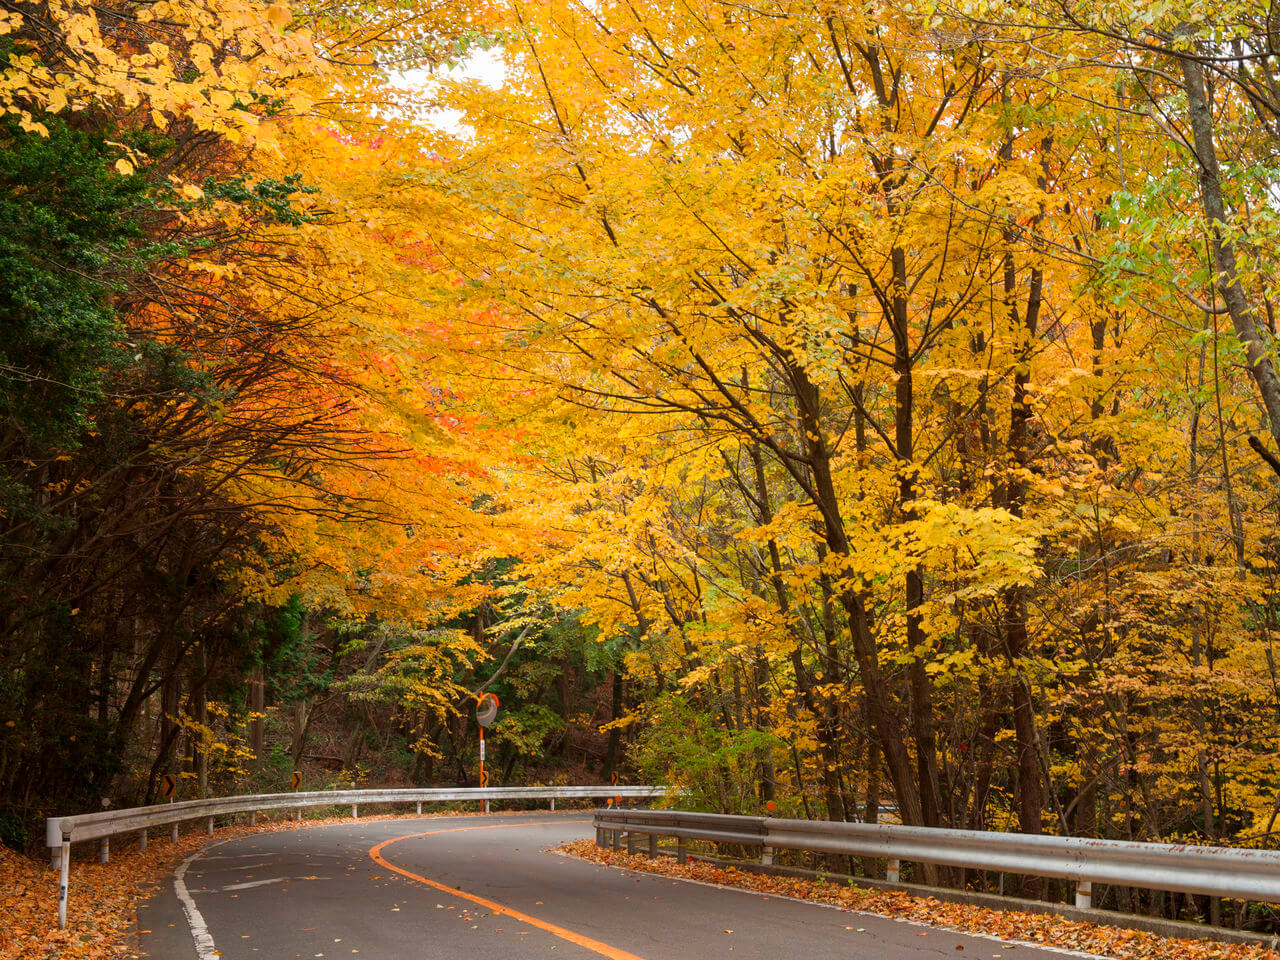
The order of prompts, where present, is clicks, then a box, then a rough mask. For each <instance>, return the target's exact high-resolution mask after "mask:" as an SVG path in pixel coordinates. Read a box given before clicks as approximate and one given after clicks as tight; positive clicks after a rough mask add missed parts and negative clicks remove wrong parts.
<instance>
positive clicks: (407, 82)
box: [397, 47, 507, 134]
mask: <svg viewBox="0 0 1280 960" xmlns="http://www.w3.org/2000/svg"><path fill="white" fill-rule="evenodd" d="M442 77H443V78H448V79H450V80H478V81H480V82H481V83H482V84H484V85H485V86H486V87H488V88H489V89H491V90H499V89H501V88H502V86H503V85H504V84H505V83H506V80H507V65H506V63H505V62H504V61H503V59H502V53H501V51H500V50H499V49H498V48H496V47H495V48H492V49H489V50H479V49H477V50H476V51H474V52H473V53H472V54H470V55H469V56H468V57H467V58H466V59H465V60H463V61H462V62H461V63H460V64H458V65H457V66H455V67H440V68H438V69H436V70H434V71H431V70H406V71H405V72H404V73H402V74H400V76H399V77H398V78H397V85H399V86H402V87H404V88H406V89H409V90H422V91H426V92H428V93H429V92H430V91H431V88H432V87H433V86H435V85H436V84H437V83H438V81H439V80H440V78H442ZM424 119H425V120H426V121H427V122H428V123H431V124H433V125H435V126H438V127H440V128H441V129H443V130H447V131H449V132H450V133H455V134H462V133H468V132H470V131H469V130H468V128H467V126H466V124H464V123H463V122H462V114H461V113H459V112H458V111H457V110H447V109H443V108H440V109H436V110H432V111H431V112H430V113H428V114H427V115H426V117H425V118H424Z"/></svg>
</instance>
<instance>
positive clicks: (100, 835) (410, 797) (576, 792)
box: [45, 784, 671, 930]
mask: <svg viewBox="0 0 1280 960" xmlns="http://www.w3.org/2000/svg"><path fill="white" fill-rule="evenodd" d="M670 792H671V791H670V790H669V789H668V788H667V787H655V786H617V785H608V784H604V785H601V786H582V787H580V786H570V787H457V788H453V787H427V788H418V789H403V790H401V789H387V790H316V791H311V792H309V793H260V794H249V795H245V796H239V797H210V798H208V799H204V800H185V801H182V802H180V803H161V804H156V805H155V806H150V807H129V808H126V809H122V810H103V811H101V812H99V813H82V814H77V815H75V816H71V817H50V818H49V819H48V820H46V821H45V842H46V843H47V844H48V846H49V850H50V853H51V862H52V865H53V866H54V867H56V868H57V869H58V871H59V884H58V929H60V930H65V929H66V926H67V899H68V888H69V885H70V876H71V845H72V844H73V843H76V842H79V841H83V840H98V841H100V843H99V856H100V857H101V861H102V862H103V863H106V862H107V858H108V854H109V850H110V842H111V841H110V838H111V837H113V836H115V835H116V834H119V833H136V834H137V835H138V838H139V845H140V846H145V845H146V836H147V830H148V828H150V827H156V826H163V825H166V824H167V825H169V827H170V837H171V839H172V840H173V841H174V842H177V839H178V824H180V823H184V822H187V821H190V820H201V819H203V820H205V821H206V830H207V831H208V832H209V833H210V834H212V833H213V826H214V819H215V818H216V817H223V816H230V815H232V814H237V813H247V814H249V818H250V823H256V822H257V817H258V813H259V811H262V810H294V811H295V817H296V819H298V820H301V819H302V808H303V807H325V806H350V807H351V816H352V817H353V818H354V817H356V816H357V815H358V814H359V808H360V805H361V804H384V803H412V804H415V805H416V809H417V811H418V813H422V805H423V804H424V803H457V802H469V801H483V802H484V805H485V811H486V812H488V807H489V803H490V801H494V800H550V801H551V809H552V810H554V809H555V802H556V800H599V799H603V798H606V797H617V798H625V799H633V800H651V799H653V798H655V797H661V796H666V795H667V794H669V793H670Z"/></svg>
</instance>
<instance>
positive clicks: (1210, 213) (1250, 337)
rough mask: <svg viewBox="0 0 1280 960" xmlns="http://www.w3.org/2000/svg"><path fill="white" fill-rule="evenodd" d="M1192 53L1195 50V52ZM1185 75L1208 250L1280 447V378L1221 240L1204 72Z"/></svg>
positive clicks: (1222, 208) (1185, 64)
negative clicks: (1206, 224) (1210, 251)
mask: <svg viewBox="0 0 1280 960" xmlns="http://www.w3.org/2000/svg"><path fill="white" fill-rule="evenodd" d="M1193 52H1194V51H1193ZM1178 63H1179V66H1180V67H1181V70H1182V81H1183V83H1182V87H1183V90H1184V91H1185V92H1186V95H1187V121H1188V125H1189V126H1190V127H1191V138H1192V144H1193V146H1194V149H1195V155H1196V162H1197V164H1198V165H1199V167H1200V201H1201V205H1202V206H1203V208H1204V213H1205V217H1206V218H1207V219H1208V221H1209V230H1210V246H1211V248H1212V253H1213V262H1214V267H1215V268H1216V270H1217V274H1218V276H1217V287H1218V291H1219V292H1220V293H1221V294H1222V300H1223V303H1224V305H1225V306H1226V308H1227V313H1228V314H1230V316H1231V323H1232V325H1233V326H1234V327H1235V331H1236V336H1237V337H1238V338H1239V340H1240V342H1241V343H1242V344H1244V348H1245V355H1246V356H1247V357H1248V359H1249V373H1250V374H1251V375H1252V376H1253V382H1254V385H1255V386H1256V387H1257V389H1258V394H1259V395H1260V396H1261V398H1262V404H1263V406H1264V407H1265V408H1266V411H1267V419H1268V421H1269V423H1270V427H1271V436H1272V438H1273V439H1275V441H1276V443H1277V445H1280V379H1277V377H1276V371H1275V367H1274V365H1273V364H1272V361H1271V358H1270V356H1269V355H1268V349H1269V345H1268V344H1267V343H1266V342H1265V341H1264V340H1263V338H1262V335H1261V333H1260V332H1259V331H1258V327H1257V324H1256V323H1255V321H1254V311H1253V308H1252V307H1250V306H1249V303H1248V300H1247V299H1246V298H1245V294H1244V289H1243V288H1242V287H1241V285H1240V272H1239V269H1238V267H1237V265H1236V250H1235V244H1234V243H1232V241H1231V240H1229V239H1225V238H1224V237H1223V227H1224V226H1226V221H1227V217H1226V204H1225V203H1224V201H1223V198H1222V178H1221V170H1220V167H1219V165H1218V150H1217V146H1216V145H1215V144H1214V139H1213V111H1212V108H1211V107H1210V105H1209V100H1208V97H1207V96H1206V94H1205V86H1204V70H1203V68H1202V67H1201V65H1200V62H1199V61H1198V60H1196V59H1195V58H1194V56H1181V57H1179V58H1178Z"/></svg>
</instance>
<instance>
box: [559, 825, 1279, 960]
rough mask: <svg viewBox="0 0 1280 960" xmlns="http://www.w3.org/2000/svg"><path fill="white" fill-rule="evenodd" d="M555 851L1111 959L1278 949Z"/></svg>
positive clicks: (1225, 955) (1170, 959) (587, 844)
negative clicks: (1175, 936)
mask: <svg viewBox="0 0 1280 960" xmlns="http://www.w3.org/2000/svg"><path fill="white" fill-rule="evenodd" d="M556 852H558V853H563V854H566V855H568V856H573V857H578V858H580V859H582V860H589V861H591V862H593V863H602V864H606V865H608V866H614V867H620V868H622V869H626V870H634V871H636V872H641V873H656V874H661V875H662V876H667V877H678V878H681V879H685V880H696V881H699V882H701V883H711V884H716V885H718V886H730V887H738V888H740V889H743V890H754V891H758V892H760V893H767V894H772V895H774V896H781V897H793V898H795V899H797V900H811V901H814V902H816V903H827V904H832V905H834V906H839V907H842V908H844V909H845V910H849V911H860V912H863V913H874V914H878V915H879V916H882V917H891V918H893V919H897V920H910V921H913V922H915V923H921V924H928V925H929V926H934V927H941V928H945V929H948V930H956V931H962V932H965V933H980V934H987V935H989V936H993V937H999V938H1000V939H1002V940H1008V941H1021V942H1023V943H1037V944H1044V945H1046V946H1051V947H1062V948H1066V949H1070V950H1080V951H1083V952H1085V953H1092V954H1097V955H1099V956H1103V957H1114V958H1116V960H1280V953H1277V952H1276V951H1275V950H1271V949H1268V948H1266V947H1260V946H1245V945H1241V944H1226V943H1219V942H1216V941H1213V940H1175V939H1172V938H1170V937H1161V936H1157V935H1156V934H1153V933H1144V932H1142V931H1138V930H1124V929H1119V928H1116V927H1104V926H1100V925H1098V924H1094V923H1081V922H1077V921H1073V920H1066V919H1064V918H1062V917H1056V916H1052V915H1049V914H1039V913H1023V912H1020V911H1013V910H991V909H988V908H986V907H976V906H969V905H965V904H957V903H944V902H942V901H940V900H935V899H933V898H931V897H918V896H912V895H911V894H908V893H902V892H900V891H881V890H868V889H865V888H862V887H858V886H840V885H838V884H834V883H821V882H818V881H814V880H804V879H798V878H793V877H777V876H767V875H763V874H756V873H748V872H747V871H745V870H737V869H735V868H733V867H721V866H716V865H713V864H709V863H700V862H697V861H693V860H691V861H689V862H688V863H684V864H680V863H677V862H676V860H675V858H673V857H658V858H657V859H654V860H650V859H649V858H648V857H647V856H644V855H641V854H635V855H630V856H629V855H627V854H626V853H622V852H614V851H613V850H607V849H601V848H600V847H597V846H596V845H595V843H593V842H592V841H591V840H578V841H575V842H573V843H569V844H565V845H564V846H562V847H558V848H557V850H556ZM845 929H846V930H848V931H849V934H850V936H851V937H856V936H857V935H858V934H860V933H861V932H862V931H861V930H859V928H858V925H857V922H856V919H854V918H851V922H850V924H849V925H848V926H846V927H845ZM927 935H928V932H927V931H925V932H922V933H921V934H920V936H922V937H923V936H927ZM851 946H852V945H851Z"/></svg>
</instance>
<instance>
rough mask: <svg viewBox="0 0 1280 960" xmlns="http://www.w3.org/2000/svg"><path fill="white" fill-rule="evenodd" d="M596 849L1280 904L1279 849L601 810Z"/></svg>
mask: <svg viewBox="0 0 1280 960" xmlns="http://www.w3.org/2000/svg"><path fill="white" fill-rule="evenodd" d="M593 822H594V826H595V830H596V844H597V845H598V846H605V845H606V844H611V845H612V846H613V848H614V849H615V850H617V849H619V848H620V845H621V837H622V835H623V834H626V836H627V850H628V852H630V853H634V852H635V839H634V838H635V836H636V835H639V836H648V838H649V849H648V854H649V856H657V854H658V844H657V839H658V837H660V836H663V837H674V838H676V840H677V841H678V842H677V848H676V856H677V857H678V858H679V859H681V861H683V860H684V859H685V858H686V856H687V852H686V850H685V844H684V841H685V840H710V841H715V842H718V843H734V844H742V845H745V846H748V847H760V848H761V862H762V863H770V862H772V856H773V851H774V850H778V849H787V850H805V851H810V852H813V853H834V854H846V855H854V856H861V857H875V858H878V859H882V860H885V861H886V862H887V870H886V873H887V876H888V879H889V880H891V881H894V882H897V881H898V880H899V876H900V869H901V864H902V862H903V861H909V862H915V863H933V864H941V865H945V866H952V867H966V868H969V869H973V870H996V871H1001V872H1004V873H1015V874H1024V875H1028V876H1039V877H1058V878H1062V879H1066V880H1070V881H1074V883H1075V890H1076V898H1075V900H1076V906H1077V907H1085V908H1087V907H1090V906H1092V902H1093V884H1095V883H1109V884H1119V885H1121V886H1126V887H1139V888H1144V889H1151V890H1175V891H1179V892H1183V893H1199V894H1207V895H1209V896H1215V897H1231V898H1235V899H1240V900H1261V901H1267V902H1270V903H1280V850H1247V849H1239V848H1228V847H1201V846H1193V845H1189V844H1172V843H1139V842H1131V841H1125V840H1100V839H1093V838H1088V837H1054V836H1044V835H1031V834H1023V833H993V832H991V833H989V832H986V831H982V830H946V829H939V828H934V827H908V826H902V825H900V824H888V823H833V822H828V821H819V820H782V819H775V818H773V817H743V816H730V815H724V814H714V813H691V812H686V811H681V810H627V809H617V808H614V809H608V810H596V812H595V816H594V821H593Z"/></svg>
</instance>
